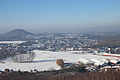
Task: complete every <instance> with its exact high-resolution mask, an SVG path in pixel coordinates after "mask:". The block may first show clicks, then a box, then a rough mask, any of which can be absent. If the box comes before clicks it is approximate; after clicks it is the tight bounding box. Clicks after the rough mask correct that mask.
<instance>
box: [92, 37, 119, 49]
mask: <svg viewBox="0 0 120 80" xmlns="http://www.w3.org/2000/svg"><path fill="white" fill-rule="evenodd" d="M92 47H110V48H116V47H120V38H119V39H102V40H100V41H98V44H94V45H92Z"/></svg>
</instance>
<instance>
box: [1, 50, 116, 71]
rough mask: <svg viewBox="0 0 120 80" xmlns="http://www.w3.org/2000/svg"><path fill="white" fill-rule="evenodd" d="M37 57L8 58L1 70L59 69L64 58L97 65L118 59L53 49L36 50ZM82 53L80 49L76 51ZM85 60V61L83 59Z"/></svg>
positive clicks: (67, 60)
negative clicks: (30, 59)
mask: <svg viewBox="0 0 120 80" xmlns="http://www.w3.org/2000/svg"><path fill="white" fill-rule="evenodd" d="M33 52H35V54H36V57H35V58H34V60H33V62H31V63H15V62H12V61H11V59H6V62H5V63H4V64H3V63H0V70H4V69H6V68H8V69H13V70H15V71H17V70H19V69H20V70H22V71H30V70H34V69H37V70H39V71H44V70H52V69H55V70H59V69H60V67H59V66H58V65H57V64H56V60H57V59H63V60H64V62H65V63H77V62H78V61H79V59H83V60H84V59H86V60H91V61H94V62H95V63H96V64H97V65H98V64H101V63H103V62H106V59H113V60H114V59H117V58H116V57H105V56H99V55H93V54H91V53H85V54H73V53H74V51H68V52H51V51H40V50H34V51H33ZM76 52H78V53H80V51H76ZM83 62H84V61H83Z"/></svg>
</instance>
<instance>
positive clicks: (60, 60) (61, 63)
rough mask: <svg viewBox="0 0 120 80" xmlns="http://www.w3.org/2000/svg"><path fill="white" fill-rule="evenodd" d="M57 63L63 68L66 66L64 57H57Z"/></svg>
mask: <svg viewBox="0 0 120 80" xmlns="http://www.w3.org/2000/svg"><path fill="white" fill-rule="evenodd" d="M56 64H57V65H59V66H60V67H61V68H63V67H64V61H63V59H57V61H56Z"/></svg>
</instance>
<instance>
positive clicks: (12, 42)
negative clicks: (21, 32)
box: [0, 41, 26, 44]
mask: <svg viewBox="0 0 120 80" xmlns="http://www.w3.org/2000/svg"><path fill="white" fill-rule="evenodd" d="M24 42H26V41H0V44H2V43H3V44H21V43H24Z"/></svg>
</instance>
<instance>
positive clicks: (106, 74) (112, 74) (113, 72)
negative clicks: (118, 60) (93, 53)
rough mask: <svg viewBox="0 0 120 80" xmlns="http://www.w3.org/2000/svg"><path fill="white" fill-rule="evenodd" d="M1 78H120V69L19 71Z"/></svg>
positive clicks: (37, 79)
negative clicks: (58, 71)
mask: <svg viewBox="0 0 120 80" xmlns="http://www.w3.org/2000/svg"><path fill="white" fill-rule="evenodd" d="M0 80H120V70H119V69H110V70H107V71H101V72H84V73H82V72H76V73H62V74H51V73H46V74H43V73H28V72H24V73H22V72H19V73H18V72H17V73H14V72H13V73H9V74H5V73H4V74H1V75H0Z"/></svg>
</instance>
